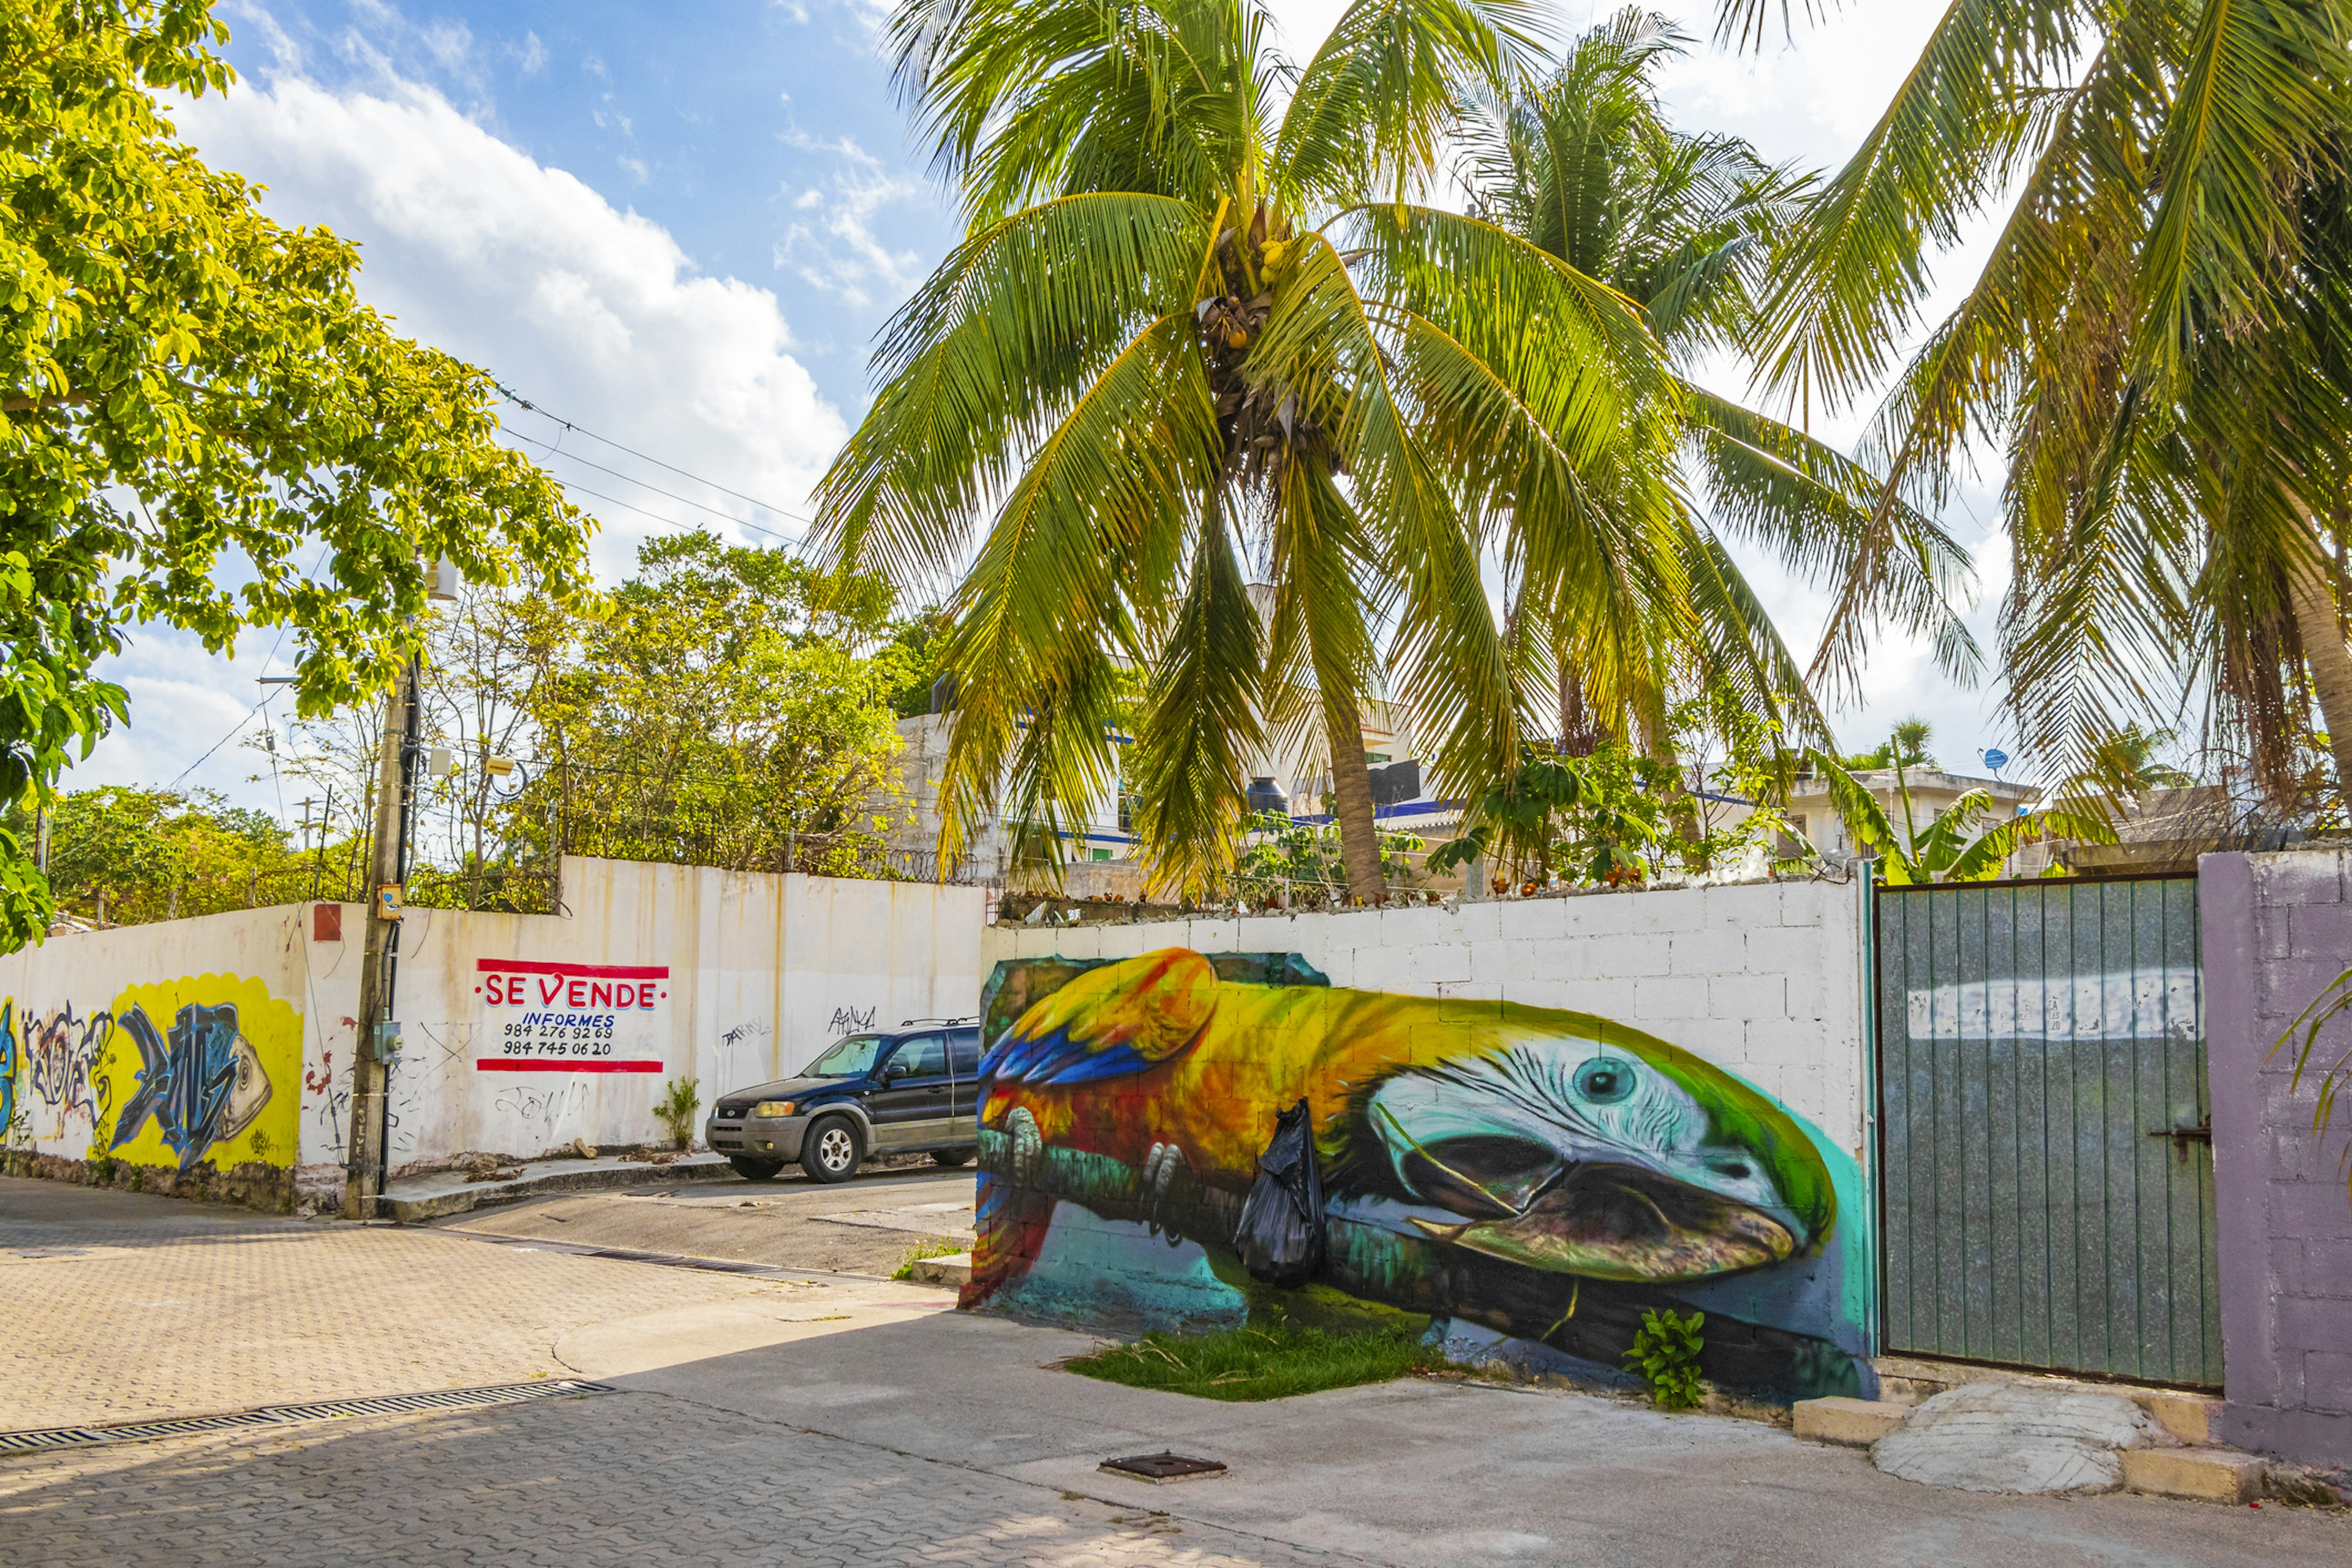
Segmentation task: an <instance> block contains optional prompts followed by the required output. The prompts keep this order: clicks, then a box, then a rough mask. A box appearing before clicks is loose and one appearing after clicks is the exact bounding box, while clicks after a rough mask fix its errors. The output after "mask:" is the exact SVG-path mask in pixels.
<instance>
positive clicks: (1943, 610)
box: [1464, 7, 1978, 754]
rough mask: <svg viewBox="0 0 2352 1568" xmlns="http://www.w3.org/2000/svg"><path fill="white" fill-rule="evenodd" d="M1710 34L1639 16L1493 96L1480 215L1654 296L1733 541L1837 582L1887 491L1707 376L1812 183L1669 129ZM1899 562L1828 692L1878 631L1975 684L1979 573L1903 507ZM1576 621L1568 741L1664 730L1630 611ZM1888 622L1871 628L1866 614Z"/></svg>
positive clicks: (1477, 168) (1487, 101)
mask: <svg viewBox="0 0 2352 1568" xmlns="http://www.w3.org/2000/svg"><path fill="white" fill-rule="evenodd" d="M1690 42H1691V39H1690V38H1689V37H1688V36H1686V35H1685V34H1683V33H1682V32H1680V31H1679V30H1678V29H1676V28H1675V26H1674V24H1673V22H1672V20H1671V19H1670V18H1668V17H1666V16H1660V15H1656V14H1654V13H1648V12H1644V11H1642V10H1640V9H1639V8H1635V7H1629V8H1627V9H1625V10H1622V11H1620V12H1618V13H1617V14H1616V15H1615V16H1611V17H1609V18H1608V19H1606V20H1605V21H1603V22H1601V24H1599V25H1597V26H1594V27H1592V28H1591V30H1589V31H1588V32H1586V33H1585V34H1584V35H1583V36H1582V37H1580V38H1578V39H1576V40H1575V41H1574V42H1573V44H1572V45H1571V46H1570V48H1569V49H1568V51H1567V53H1566V55H1565V56H1564V57H1563V58H1562V59H1561V62H1560V64H1559V67H1558V68H1557V69H1555V70H1554V71H1553V72H1551V73H1550V74H1549V76H1548V77H1545V78H1544V79H1541V80H1539V81H1536V82H1533V83H1530V84H1528V85H1526V86H1525V87H1523V88H1521V89H1518V90H1517V91H1514V92H1510V93H1507V94H1496V93H1491V92H1489V93H1484V94H1480V95H1477V96H1476V99H1475V106H1474V113H1473V116H1472V120H1471V123H1470V126H1469V127H1468V131H1469V135H1468V137H1467V150H1468V156H1467V159H1466V161H1465V171H1464V174H1465V184H1467V185H1468V187H1469V190H1470V195H1471V210H1472V211H1473V212H1475V213H1476V214H1477V215H1478V216H1482V217H1484V218H1486V219H1487V220H1488V221H1490V222H1492V223H1495V224H1496V225H1498V226H1501V227H1503V228H1505V229H1507V230H1509V231H1510V232H1511V233H1513V234H1515V235H1517V236H1518V237H1521V238H1523V239H1525V240H1526V241H1528V243H1529V244H1531V245H1534V246H1536V247H1538V248H1539V249H1541V250H1543V251H1545V252H1546V253H1548V254H1549V255H1551V256H1554V257H1557V258H1559V259H1560V260H1561V261H1562V262H1564V263H1566V264H1567V265H1569V266H1570V267H1572V268H1576V269H1577V270H1578V271H1580V272H1582V273H1584V274H1585V275H1587V276H1589V277H1592V278H1597V279H1601V280H1602V281H1603V282H1605V283H1607V284H1608V285H1609V286H1610V287H1611V288H1612V289H1616V290H1617V291H1618V292H1619V293H1621V294H1622V295H1624V296H1625V297H1626V298H1628V299H1630V300H1635V301H1637V302H1638V303H1639V304H1640V306H1641V307H1642V311H1643V318H1644V319H1645V320H1646V321H1647V322H1648V323H1649V326H1650V329H1651V331H1652V332H1653V334H1654V336H1655V338H1656V339H1657V342H1658V343H1659V345H1660V348H1661V351H1662V352H1663V353H1664V355H1665V356H1666V357H1667V359H1668V361H1669V363H1671V365H1672V367H1673V370H1674V373H1675V391H1676V394H1677V396H1676V398H1675V405H1674V409H1675V415H1676V416H1677V418H1678V420H1679V423H1680V430H1679V432H1678V434H1679V437H1680V441H1681V445H1682V447H1683V452H1684V455H1685V456H1686V457H1687V458H1690V459H1692V466H1693V468H1695V470H1696V473H1697V474H1698V476H1699V477H1700V479H1702V481H1703V484H1704V487H1705V491H1706V499H1707V500H1708V502H1709V503H1710V504H1709V507H1708V512H1709V517H1710V520H1711V521H1712V523H1713V525H1714V531H1715V532H1716V533H1717V534H1719V535H1720V536H1722V537H1725V538H1728V539H1733V540H1741V541H1745V542H1749V543H1752V544H1758V545H1761V546H1762V547H1764V548H1765V549H1766V550H1768V551H1770V552H1775V553H1777V554H1779V555H1780V557H1781V558H1782V559H1783V561H1784V562H1785V563H1786V564H1788V565H1789V566H1790V567H1791V568H1792V569H1794V570H1795V571H1797V572H1799V573H1800V574H1803V575H1806V576H1808V577H1814V578H1827V579H1829V580H1831V581H1832V582H1833V581H1835V579H1836V578H1837V577H1838V576H1839V575H1841V574H1843V573H1844V571H1845V570H1846V569H1847V567H1848V566H1849V564H1850V563H1851V562H1852V561H1853V557H1854V553H1855V552H1858V551H1861V550H1863V549H1864V541H1865V540H1867V539H1868V538H1869V537H1870V535H1871V532H1872V530H1873V529H1874V527H1875V526H1876V524H1877V522H1878V519H1877V510H1878V505H1879V500H1880V497H1881V493H1882V489H1883V487H1882V486H1881V484H1880V483H1879V481H1878V479H1877V478H1876V477H1875V476H1874V475H1873V474H1871V473H1869V472H1868V471H1867V470H1866V469H1864V468H1863V467H1862V466H1861V465H1859V464H1857V463H1854V462H1853V461H1852V460H1851V459H1849V458H1846V457H1844V456H1843V454H1841V453H1839V452H1838V451H1836V450H1835V449H1834V448H1832V447H1829V446H1827V445H1826V444H1824V443H1822V442H1819V441H1816V440H1814V439H1812V438H1811V437H1809V436H1807V435H1806V434H1804V433H1803V432H1801V431H1799V430H1796V429H1794V428H1792V427H1790V426H1787V425H1785V424H1782V423H1780V421H1778V420H1774V419H1771V418H1769V417H1767V416H1764V415H1762V414H1759V413H1758V412H1756V411H1754V410H1752V409H1749V408H1746V407H1743V406H1741V405H1738V403H1735V402H1733V401H1731V400H1729V399H1727V398H1724V397H1720V396H1717V395H1714V394H1712V393H1709V392H1708V391H1706V389H1705V388H1703V387H1701V386H1699V385H1698V384H1696V382H1694V381H1692V380H1691V379H1690V378H1689V373H1690V371H1691V369H1692V368H1693V366H1694V365H1695V363H1696V362H1697V361H1698V360H1700V359H1701V358H1702V357H1704V356H1706V355H1708V354H1711V353H1718V352H1721V351H1726V350H1736V349H1738V347H1739V346H1740V345H1741V343H1742V342H1743V335H1744V334H1745V333H1746V331H1748V328H1749V326H1750V324H1751V321H1752V318H1753V313H1754V300H1755V296H1756V292H1757V290H1758V289H1759V286H1761V285H1762V284H1763V282H1764V281H1765V270H1764V268H1765V264H1766V261H1767V259H1768V257H1769V245H1770V241H1771V240H1772V238H1773V237H1774V236H1775V235H1776V234H1777V233H1778V232H1779V231H1780V230H1781V229H1782V228H1784V227H1786V226H1787V225H1788V224H1790V222H1792V221H1794V219H1795V217H1796V216H1797V214H1798V212H1799V211H1800V210H1801V206H1802V203H1803V199H1804V197H1805V196H1806V195H1807V194H1808V193H1809V192H1810V191H1811V188H1812V184H1813V182H1812V180H1811V176H1805V175H1800V174H1795V173H1793V172H1792V171H1791V170H1790V169H1788V168H1786V167H1776V166H1774V165H1771V164H1769V163H1765V162H1764V160H1763V159H1762V158H1761V157H1759V155H1758V153H1756V150H1755V149H1754V148H1753V147H1752V146H1750V145H1749V144H1748V142H1746V141H1744V140H1742V139H1741V138H1738V137H1736V136H1727V135H1719V134H1703V135H1694V134H1688V133H1685V132H1678V131H1676V130H1675V129H1674V128H1673V126H1672V125H1670V124H1669V123H1668V122H1667V121H1666V119H1665V117H1664V112H1663V110H1662V109H1661V106H1660V104H1659V102H1658V100H1657V96H1656V91H1655V89H1654V85H1653V77H1654V73H1655V72H1656V70H1657V69H1658V68H1660V67H1661V66H1663V65H1665V64H1667V63H1668V62H1670V61H1672V60H1674V59H1675V58H1678V57H1679V56H1680V55H1682V54H1683V52H1684V51H1685V48H1686V47H1687V46H1688V45H1689V44H1690ZM1890 519H1891V522H1892V524H1893V529H1894V535H1893V539H1892V548H1887V547H1885V544H1884V543H1882V545H1881V547H1880V548H1879V549H1878V550H1877V551H1876V552H1875V557H1874V558H1875V560H1876V563H1877V570H1878V571H1879V573H1880V574H1881V575H1880V577H1879V579H1878V581H1877V582H1876V583H1875V584H1874V586H1873V588H1872V590H1871V591H1870V592H1869V593H1868V594H1866V595H1863V596H1861V597H1860V598H1858V599H1857V600H1856V602H1855V605H1854V609H1855V611H1856V612H1857V613H1854V614H1851V615H1847V616H1843V617H1841V618H1840V619H1839V620H1838V621H1837V622H1836V623H1834V624H1833V625H1832V626H1831V628H1830V629H1829V634H1828V635H1827V636H1826V637H1824V638H1823V640H1822V646H1821V648H1820V650H1819V651H1818V653H1817V654H1816V656H1815V659H1814V665H1813V670H1812V674H1813V676H1814V678H1815V679H1816V680H1817V681H1821V682H1824V683H1827V684H1830V685H1832V686H1840V685H1845V686H1850V684H1851V681H1852V679H1853V675H1854V673H1855V659H1856V658H1857V657H1858V655H1859V652H1860V650H1861V647H1862V645H1863V640H1864V636H1865V634H1866V633H1867V632H1868V631H1869V630H1871V629H1873V628H1874V625H1875V623H1877V622H1878V621H1880V620H1891V621H1893V622H1894V623H1895V624H1896V625H1898V626H1901V627H1902V628H1903V629H1905V630H1906V631H1911V632H1915V633H1925V634H1927V635H1928V636H1929V637H1930V638H1931V641H1932V643H1933V646H1934V648H1935V652H1936V656H1937V662H1938V664H1939V665H1940V666H1941V667H1942V668H1944V670H1945V671H1946V673H1948V674H1949V675H1952V676H1954V677H1956V678H1958V679H1971V678H1973V676H1974V674H1975V670H1976V666H1977V662H1978V653H1977V648H1976V646H1975V642H1974V639H1973V638H1972V637H1970V636H1969V632H1968V630H1967V628H1966V627H1965V626H1963V625H1962V624H1961V622H1960V621H1959V619H1958V616H1956V615H1955V614H1953V612H1952V609H1951V607H1950V596H1951V595H1952V593H1953V591H1954V590H1955V589H1956V588H1957V587H1958V586H1959V585H1960V584H1962V583H1963V582H1964V581H1965V579H1966V578H1967V575H1968V571H1969V559H1968V555H1967V553H1966V552H1964V551H1963V550H1961V549H1960V548H1959V546H1958V544H1956V543H1955V542H1953V541H1952V540H1951V539H1950V538H1949V536H1948V535H1947V534H1946V533H1945V532H1944V531H1943V530H1942V529H1941V528H1939V527H1937V524H1936V523H1935V522H1934V521H1932V520H1930V519H1929V518H1927V517H1926V516H1925V515H1923V514H1922V513H1920V512H1918V511H1917V510H1914V509H1912V508H1910V507H1907V506H1904V505H1902V504H1900V503H1899V501H1898V502H1897V503H1896V504H1895V506H1894V507H1893V508H1892V510H1891V514H1890ZM1618 608H1619V611H1620V613H1619V614H1617V615H1613V616H1565V617H1562V619H1563V622H1564V625H1565V626H1567V627H1568V628H1569V629H1570V630H1572V631H1575V632H1579V633H1581V634H1583V635H1584V636H1585V637H1587V638H1588V639H1591V641H1588V643H1587V644H1586V646H1570V647H1562V648H1560V649H1559V650H1557V656H1556V657H1557V663H1558V666H1559V707H1560V733H1561V736H1562V738H1563V740H1564V741H1565V742H1567V750H1569V751H1570V752H1571V753H1579V754H1580V753H1582V752H1589V751H1590V750H1591V748H1592V745H1593V744H1594V743H1596V742H1598V741H1599V740H1600V739H1601V738H1602V737H1603V736H1605V735H1606V734H1608V733H1611V732H1614V733H1616V734H1619V735H1621V736H1628V737H1631V736H1633V735H1634V734H1635V733H1637V732H1638V733H1640V734H1642V735H1644V736H1646V735H1649V734H1651V733H1654V729H1655V726H1656V721H1657V720H1658V719H1659V717H1660V716H1661V715H1662V713H1663V710H1664V702H1665V699H1666V691H1667V689H1668V688H1669V686H1670V685H1671V684H1672V682H1673V681H1674V679H1675V677H1676V675H1677V674H1678V673H1683V672H1678V671H1676V670H1675V669H1673V668H1665V667H1664V666H1663V665H1662V661H1661V659H1660V658H1659V657H1658V656H1659V655H1661V654H1664V653H1668V652H1672V651H1676V650H1675V649H1674V647H1673V645H1672V643H1671V642H1670V641H1666V642H1662V641H1661V640H1660V639H1657V638H1654V637H1643V635H1642V632H1643V628H1642V627H1641V626H1639V624H1638V622H1637V621H1635V620H1634V619H1633V617H1632V616H1629V615H1627V614H1625V613H1623V612H1624V610H1625V609H1626V608H1628V606H1624V605H1620V606H1618ZM1865 609H1867V610H1869V611H1874V612H1875V614H1864V613H1861V612H1863V611H1864V610H1865Z"/></svg>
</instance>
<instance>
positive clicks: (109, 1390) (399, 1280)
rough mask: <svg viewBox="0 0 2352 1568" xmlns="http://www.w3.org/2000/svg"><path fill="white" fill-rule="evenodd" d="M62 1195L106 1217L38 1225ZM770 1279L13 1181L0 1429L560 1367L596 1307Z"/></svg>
mask: <svg viewBox="0 0 2352 1568" xmlns="http://www.w3.org/2000/svg"><path fill="white" fill-rule="evenodd" d="M42 1189H47V1190H46V1191H44V1190H42ZM60 1205H63V1206H64V1207H65V1208H66V1209H68V1211H70V1215H84V1216H87V1215H97V1216H98V1217H97V1218H96V1219H94V1220H93V1219H85V1220H84V1221H83V1222H81V1223H71V1221H70V1216H68V1220H66V1221H64V1222H61V1223H56V1224H49V1225H46V1226H45V1225H43V1224H41V1223H39V1221H38V1219H37V1216H38V1215H39V1214H40V1213H41V1211H42V1210H44V1209H45V1208H47V1209H55V1208H58V1207H59V1206H60ZM118 1216H119V1217H118ZM761 1295H772V1296H775V1297H776V1299H777V1300H780V1301H781V1300H789V1297H788V1295H787V1294H786V1293H784V1292H783V1291H782V1289H781V1288H780V1287H778V1286H775V1285H772V1284H765V1283H761V1282H758V1281H754V1280H748V1279H740V1278H736V1277H730V1276H727V1275H719V1274H701V1273H695V1272H690V1271H686V1270H680V1269H676V1268H658V1267H656V1266H653V1265H650V1264H639V1263H624V1262H617V1261H614V1260H613V1259H609V1258H580V1257H571V1256H567V1255H565V1254H562V1253H557V1252H539V1251H525V1250H522V1249H520V1248H517V1247H499V1246H494V1245H492V1244H489V1243H487V1242H478V1241H471V1240H466V1239H461V1238H458V1237H449V1236H442V1235H436V1234H433V1233H429V1232H417V1231H404V1230H394V1229H385V1228H369V1227H365V1226H320V1225H315V1224H314V1225H304V1224H301V1223H299V1222H293V1221H285V1220H274V1219H269V1218H267V1217H264V1216H259V1215H254V1216H239V1215H237V1214H236V1211H234V1210H227V1209H219V1208H213V1207H210V1206H207V1205H191V1204H177V1203H173V1202H171V1201H170V1200H165V1199H153V1198H150V1199H144V1200H142V1199H140V1198H137V1197H134V1196H132V1195H131V1194H119V1193H94V1192H89V1191H87V1190H86V1189H79V1188H63V1189H60V1188H58V1187H56V1186H55V1185H54V1184H48V1183H39V1182H24V1181H13V1180H5V1179H0V1302H5V1304H6V1305H5V1312H0V1322H5V1333H0V1430H18V1429H23V1428H28V1427H36V1426H68V1425H73V1424H78V1423H84V1422H108V1421H131V1420H146V1419H152V1418H154V1417H157V1416H162V1415H195V1414H201V1413H206V1412H211V1411H218V1410H236V1409H245V1408H247V1407H249V1406H252V1405H276V1404H286V1403H291V1402H294V1401H299V1400H307V1399H324V1398H332V1397H341V1396H346V1395H355V1394H411V1393H416V1392H420V1391H423V1390H428V1389H440V1388H457V1387H466V1386H471V1385H475V1384H491V1383H519V1382H522V1381H525V1380H527V1379H529V1378H531V1377H534V1376H550V1377H552V1376H562V1375H564V1374H565V1373H567V1371H568V1369H567V1368H565V1367H564V1366H563V1365H562V1363H560V1362H559V1361H557V1360H556V1358H555V1356H554V1353H553V1352H554V1347H555V1346H556V1344H557V1343H558V1342H560V1341H561V1340H562V1337H563V1336H564V1335H565V1334H566V1333H569V1332H571V1331H573V1330H575V1329H578V1328H580V1327H582V1326H583V1325H585V1324H590V1323H596V1322H603V1321H612V1320H614V1319H620V1318H627V1317H633V1316H635V1315H636V1314H638V1313H642V1312H649V1311H655V1310H664V1309H674V1308H677V1307H681V1306H696V1305H702V1304H708V1303H716V1302H723V1301H729V1300H739V1299H742V1298H747V1297H757V1296H761ZM6 1561H8V1559H7V1557H6V1554H5V1552H0V1563H5V1562H6Z"/></svg>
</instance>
